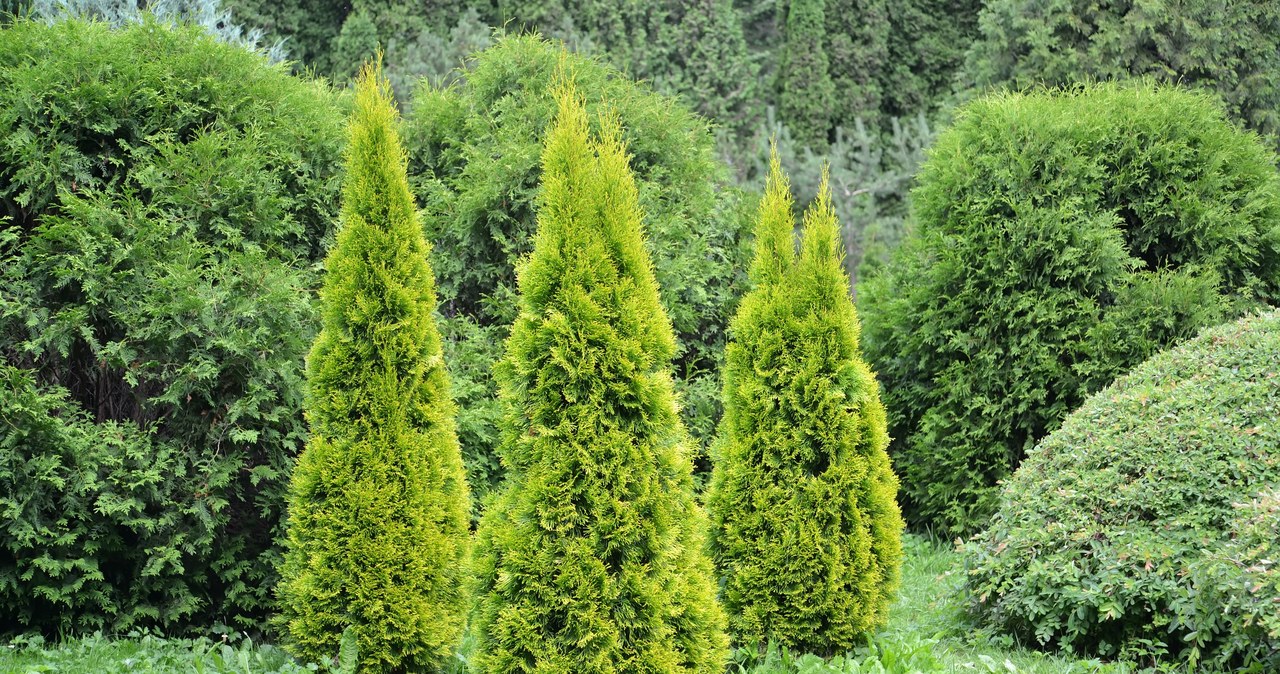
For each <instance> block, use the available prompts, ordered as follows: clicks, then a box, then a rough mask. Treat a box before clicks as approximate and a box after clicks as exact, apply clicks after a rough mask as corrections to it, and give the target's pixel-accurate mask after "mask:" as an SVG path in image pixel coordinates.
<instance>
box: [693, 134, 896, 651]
mask: <svg viewBox="0 0 1280 674" xmlns="http://www.w3.org/2000/svg"><path fill="white" fill-rule="evenodd" d="M794 223H795V219H794V216H793V215H792V200H791V193H790V187H789V186H788V185H787V180H786V177H785V176H784V175H783V174H782V169H781V167H780V165H779V164H778V161H777V155H774V161H773V166H772V168H771V171H770V175H769V184H768V187H767V188H766V190H765V195H764V199H763V200H762V201H761V204H760V213H759V216H758V220H757V225H756V254H755V262H754V263H753V264H752V267H751V281H752V283H753V284H754V287H753V289H752V290H751V292H750V293H749V294H748V295H747V296H746V297H745V298H744V299H743V300H742V305H741V307H740V308H739V310H738V314H737V316H736V317H735V318H734V321H733V325H732V335H733V336H732V339H731V340H730V342H729V345H728V347H727V349H728V354H727V356H726V361H727V362H726V367H725V373H724V379H725V385H724V404H725V416H724V421H723V422H722V423H721V426H720V438H719V442H718V443H717V445H716V448H717V451H716V462H715V468H714V470H713V472H712V481H711V491H710V494H709V495H708V497H707V507H708V509H709V510H710V513H711V521H712V527H711V547H712V554H713V558H714V560H715V563H716V567H717V570H718V572H719V573H720V575H721V578H722V583H721V595H722V596H723V598H724V601H725V608H726V609H727V611H728V612H729V618H730V624H731V625H732V628H733V630H732V631H733V634H734V638H735V640H736V641H737V642H739V643H744V644H752V643H758V644H762V645H763V644H764V643H766V642H777V643H778V644H780V645H782V646H785V647H787V648H791V649H796V650H799V651H806V652H817V653H824V654H828V655H832V654H837V653H843V652H845V651H848V650H849V649H851V648H853V646H854V645H855V644H856V643H858V641H859V640H860V639H861V638H862V637H863V636H864V635H866V634H868V633H869V632H871V631H872V630H874V629H876V628H877V627H880V626H883V625H884V624H885V622H886V621H887V618H888V615H887V614H888V609H889V604H890V602H891V601H892V599H893V596H894V593H895V591H896V589H897V584H898V580H899V575H900V569H901V564H902V540H901V535H902V527H903V523H902V515H901V513H900V512H899V510H898V504H897V501H896V496H897V490H898V480H897V477H896V476H895V475H894V474H893V470H892V469H891V468H890V466H889V455H888V454H887V453H886V451H885V450H886V446H887V445H888V444H889V436H888V434H887V433H886V432H885V412H884V407H883V406H882V405H881V404H880V396H879V387H878V385H877V384H876V380H875V377H874V375H873V374H872V373H871V370H870V369H868V368H867V365H866V363H865V362H863V360H862V358H861V355H860V354H859V352H858V332H859V326H858V318H857V315H856V313H855V311H854V308H853V301H852V299H850V297H849V279H848V276H846V275H845V273H844V268H843V260H842V259H841V258H842V257H843V250H842V249H843V247H842V245H841V241H840V231H839V224H838V222H837V220H836V215H835V211H834V210H833V207H832V203H831V192H830V190H829V189H828V186H827V183H826V182H825V181H824V182H823V184H822V186H821V187H820V188H819V192H818V198H817V200H816V201H815V202H814V203H813V205H811V206H810V207H809V208H808V209H807V210H806V212H805V216H804V233H803V235H802V239H801V242H800V252H799V255H798V256H797V254H796V248H795V234H794Z"/></svg>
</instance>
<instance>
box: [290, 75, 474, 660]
mask: <svg viewBox="0 0 1280 674" xmlns="http://www.w3.org/2000/svg"><path fill="white" fill-rule="evenodd" d="M395 122H396V112H395V108H394V106H393V102H392V100H391V93H390V89H389V87H388V84H387V82H386V80H385V79H383V78H382V75H381V70H380V68H375V67H373V66H366V68H365V70H364V71H363V72H362V73H361V76H360V79H359V82H358V83H357V86H356V96H355V109H354V112H353V113H352V118H351V127H350V144H349V146H348V148H347V176H346V182H345V184H344V186H343V194H342V211H341V223H340V229H339V231H338V238H337V243H336V245H335V246H334V248H333V251H332V252H331V253H330V254H329V257H328V259H327V260H326V261H325V266H326V269H327V272H328V273H327V275H326V277H325V283H324V288H323V289H322V290H321V293H320V299H321V304H322V318H323V326H322V329H321V332H320V335H319V337H317V339H316V343H315V345H314V346H313V347H312V350H311V355H310V357H309V358H308V359H307V382H308V384H309V392H308V400H307V418H308V421H309V422H310V425H311V432H312V435H311V439H310V440H309V441H308V443H307V447H306V450H305V451H303V453H302V456H301V457H300V459H299V460H298V465H297V468H296V469H295V471H294V475H293V483H292V490H291V493H290V499H289V523H288V537H287V550H286V553H285V560H284V568H283V574H282V575H283V580H282V582H281V584H280V586H279V595H280V600H281V609H282V613H283V615H282V616H281V622H282V624H283V627H284V630H285V633H286V635H287V637H288V639H289V641H290V642H291V643H292V646H293V648H294V650H295V652H297V653H298V654H299V655H300V656H302V657H304V658H307V659H311V660H320V659H322V658H325V657H331V656H332V655H333V654H334V653H336V652H337V650H338V646H339V639H340V637H341V635H342V632H343V630H344V629H345V628H347V627H348V626H350V627H352V628H354V630H355V633H356V636H357V639H358V641H357V643H358V646H359V655H360V671H361V672H405V671H420V670H422V669H426V668H430V667H432V666H433V664H434V663H437V662H438V661H439V660H440V659H441V658H442V657H443V656H447V655H448V654H449V653H451V652H453V649H454V648H455V647H456V646H457V643H458V641H459V640H460V638H461V632H462V626H463V622H464V616H465V612H466V608H465V605H464V597H463V588H462V584H463V579H464V578H465V573H466V562H467V556H468V547H469V535H468V525H467V523H468V502H467V501H468V495H467V486H466V480H465V477H464V473H463V468H462V456H461V453H460V452H459V450H458V442H457V438H456V437H455V434H454V407H453V402H452V399H451V398H450V394H449V382H448V378H447V376H446V373H445V368H444V363H443V361H442V359H441V344H440V336H439V334H438V333H437V331H436V326H435V322H434V318H433V317H432V311H433V310H434V309H435V303H436V299H435V280H434V278H433V276H432V273H431V267H430V266H429V265H428V263H427V255H428V252H429V247H428V244H427V241H426V239H425V238H424V237H423V234H422V227H421V225H420V223H419V222H418V216H417V210H416V208H415V207H414V203H413V197H412V196H411V195H410V193H409V185H408V181H407V180H406V177H405V155H404V151H403V150H402V148H401V145H400V140H399V138H398V137H397V135H396V132H395Z"/></svg>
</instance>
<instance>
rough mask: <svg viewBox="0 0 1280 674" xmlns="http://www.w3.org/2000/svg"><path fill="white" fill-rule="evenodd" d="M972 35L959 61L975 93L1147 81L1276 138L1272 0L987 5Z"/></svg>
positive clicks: (998, 1) (1279, 129)
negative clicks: (1208, 97)
mask: <svg viewBox="0 0 1280 674" xmlns="http://www.w3.org/2000/svg"><path fill="white" fill-rule="evenodd" d="M980 29H981V35H980V37H979V39H978V40H977V41H975V42H974V43H973V45H972V47H971V49H970V53H969V55H968V63H967V64H966V70H967V73H966V74H967V77H968V79H969V81H970V82H971V83H973V84H976V85H977V86H979V87H987V86H1001V85H1007V86H1010V87H1014V88H1022V87H1027V86H1030V85H1033V84H1041V83H1042V84H1050V85H1061V84H1074V83H1078V82H1081V81H1084V80H1086V79H1093V80H1112V79H1122V78H1127V77H1133V76H1148V77H1152V78H1155V79H1158V80H1161V81H1166V82H1177V83H1179V84H1182V85H1186V86H1196V87H1203V88H1205V89H1208V90H1210V91H1213V92H1214V93H1216V94H1217V95H1218V96H1220V97H1221V98H1222V100H1223V101H1224V102H1225V104H1226V106H1227V111H1228V113H1230V115H1231V116H1232V117H1233V118H1235V119H1239V120H1241V121H1243V122H1244V123H1245V124H1246V125H1247V126H1248V127H1249V128H1252V129H1255V130H1257V131H1259V132H1261V133H1263V134H1270V135H1272V136H1274V135H1275V134H1277V133H1280V56H1278V54H1280V3H1276V2H1274V1H1273V0H1242V1H1238V2H1221V1H1220V0H1151V1H1148V2H1106V3H1098V2H1093V1H1092V0H1057V1H1055V2H1042V1H1040V0H991V1H990V2H988V3H987V6H986V7H985V8H984V9H983V12H982V15H981V20H980ZM1273 142H1275V141H1273Z"/></svg>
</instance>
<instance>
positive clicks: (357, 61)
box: [332, 12, 379, 82]
mask: <svg viewBox="0 0 1280 674" xmlns="http://www.w3.org/2000/svg"><path fill="white" fill-rule="evenodd" d="M378 45H379V41H378V25H377V24H375V23H374V22H373V19H371V18H369V14H368V12H352V13H351V14H349V15H348V16H347V20H346V21H344V22H343V24H342V30H340V31H338V37H337V38H335V39H334V41H333V53H332V59H333V71H332V75H333V78H334V80H335V81H337V82H346V81H348V80H350V79H351V78H352V76H354V75H355V74H356V72H357V71H358V70H359V69H360V68H361V64H363V63H367V62H368V61H369V59H371V58H373V57H374V55H375V54H377V53H378V48H379V47H378Z"/></svg>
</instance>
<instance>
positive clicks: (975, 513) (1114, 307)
mask: <svg viewBox="0 0 1280 674" xmlns="http://www.w3.org/2000/svg"><path fill="white" fill-rule="evenodd" d="M913 208H914V212H915V216H916V219H917V225H916V228H915V231H914V232H913V234H912V236H911V237H910V238H909V239H907V241H906V242H905V243H904V244H903V246H902V247H901V248H899V249H898V251H897V254H896V255H895V263H894V264H892V265H890V266H888V267H886V268H885V272H884V273H883V274H881V275H879V276H877V277H876V278H875V279H874V280H873V281H872V282H871V283H870V284H864V285H863V287H862V289H861V290H860V291H859V298H860V304H861V309H862V315H863V317H864V318H865V319H866V326H867V329H866V335H865V336H866V348H867V354H868V356H869V360H870V361H871V363H872V365H873V367H874V368H875V369H876V371H877V372H878V373H879V374H880V376H881V381H882V382H883V384H884V387H885V404H886V407H887V408H888V409H889V412H890V430H889V434H890V435H891V436H893V437H894V438H899V439H900V440H899V442H897V443H895V448H896V454H895V462H894V463H895V466H896V467H897V469H898V471H899V475H900V476H902V478H903V491H904V494H905V496H906V499H905V500H904V510H905V511H906V512H907V513H908V520H910V521H913V522H914V523H915V524H918V525H931V526H933V527H934V528H935V530H936V531H939V532H945V533H947V534H954V533H961V532H970V531H973V530H975V529H977V528H979V527H981V526H982V525H983V524H984V523H985V521H986V519H987V518H988V517H989V516H990V514H991V513H992V512H993V510H994V507H995V505H996V497H997V494H998V491H997V486H996V485H997V482H998V481H1000V480H1003V479H1005V478H1007V477H1008V476H1009V474H1010V473H1011V472H1012V471H1013V469H1014V468H1016V467H1017V466H1018V464H1019V463H1020V462H1021V460H1022V457H1023V456H1024V455H1025V454H1026V452H1027V451H1028V450H1029V449H1030V448H1031V447H1032V446H1033V445H1034V444H1035V442H1036V441H1038V440H1039V439H1040V438H1042V437H1044V435H1045V434H1046V433H1048V432H1049V431H1052V430H1053V429H1054V428H1056V427H1057V425H1058V424H1059V423H1060V422H1061V420H1062V419H1063V417H1065V416H1066V414H1067V413H1068V412H1069V411H1071V410H1072V409H1075V408H1076V407H1077V406H1078V405H1079V404H1080V403H1081V402H1082V401H1083V400H1084V398H1085V397H1086V396H1087V395H1088V394H1089V393H1091V392H1093V391H1096V390H1098V389H1099V388H1101V387H1102V386H1105V385H1106V384H1107V383H1108V382H1110V381H1111V380H1112V379H1114V378H1115V377H1116V376H1117V375H1119V374H1121V373H1123V372H1124V371H1126V370H1127V369H1129V368H1130V367H1132V366H1134V365H1136V364H1137V363H1140V362H1142V361H1143V360H1144V359H1146V358H1147V357H1148V356H1150V355H1151V354H1153V353H1155V352H1156V351H1158V350H1160V349H1161V348H1163V347H1164V346H1167V345H1170V344H1173V343H1176V342H1179V341H1181V340H1184V339H1186V338H1188V337H1191V336H1192V335H1194V334H1195V333H1196V332H1197V331H1198V330H1199V329H1200V328H1202V327H1204V326H1206V325H1213V324H1216V323H1219V322H1221V321H1223V320H1226V319H1228V318H1230V317H1233V316H1238V315H1240V314H1241V313H1242V312H1243V311H1244V310H1246V309H1247V308H1248V307H1251V306H1257V305H1258V304H1260V303H1275V302H1277V301H1278V300H1280V177H1277V175H1276V170H1275V155H1274V154H1273V153H1272V152H1271V151H1270V150H1269V149H1268V148H1267V147H1265V146H1263V145H1262V144H1260V143H1259V141H1258V139H1257V137H1256V136H1254V135H1253V134H1250V133H1246V132H1244V131H1241V130H1240V129H1239V128H1237V127H1236V126H1234V125H1233V124H1231V123H1230V122H1228V121H1227V120H1226V119H1225V118H1224V115H1223V112H1222V109H1221V107H1220V106H1219V105H1218V104H1217V103H1216V102H1215V101H1214V100H1213V99H1212V97H1210V96H1209V95H1207V94H1203V93H1198V92H1190V91H1183V90H1178V89H1173V88H1167V87H1163V86H1157V85H1152V84H1149V83H1129V84H1104V85H1098V86H1095V87H1087V88H1080V89H1072V90H1069V91H1044V92H1038V93H1034V94H1028V95H1012V94H1010V95H999V96H994V97H990V98H986V99H982V100H979V101H977V102H975V103H973V104H971V105H969V106H968V107H966V108H965V109H964V110H963V111H962V112H961V113H960V114H959V118H958V120H957V122H956V124H955V126H954V127H952V129H951V130H950V131H948V132H947V133H945V134H943V135H942V136H941V137H940V138H939V140H938V142H937V144H936V145H935V146H934V149H933V151H932V154H931V158H930V160H929V161H928V162H927V163H926V164H925V167H924V168H923V169H922V171H921V173H920V176H919V187H918V188H917V189H916V191H915V192H914V193H913Z"/></svg>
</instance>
